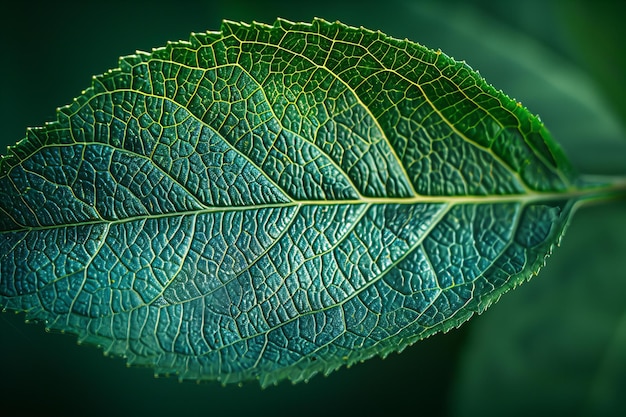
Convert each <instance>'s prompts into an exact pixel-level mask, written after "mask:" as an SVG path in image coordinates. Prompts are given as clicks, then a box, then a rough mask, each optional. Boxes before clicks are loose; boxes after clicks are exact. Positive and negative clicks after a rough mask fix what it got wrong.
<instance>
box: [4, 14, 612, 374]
mask: <svg viewBox="0 0 626 417" xmlns="http://www.w3.org/2000/svg"><path fill="white" fill-rule="evenodd" d="M119 65H120V67H119V69H116V70H113V71H110V72H108V73H107V74H105V75H103V76H99V77H95V78H94V81H93V85H92V86H91V87H90V88H89V89H87V90H86V91H85V92H83V94H82V95H81V96H80V97H78V98H77V99H76V100H75V102H74V103H73V104H71V105H69V106H67V107H64V108H61V109H60V110H59V112H58V120H57V121H55V122H53V123H49V124H47V125H46V126H44V127H43V128H38V129H32V130H29V131H28V135H27V137H26V139H25V140H23V141H21V142H20V143H18V144H17V145H16V146H15V147H12V148H10V149H9V152H8V154H7V155H6V156H4V157H3V158H2V159H1V160H0V213H2V215H1V216H0V254H2V255H0V305H1V306H2V307H3V308H4V309H11V310H15V311H24V312H26V313H27V318H28V319H30V320H40V321H44V322H45V323H46V326H47V327H49V328H51V329H57V330H62V331H67V332H71V333H75V334H77V335H78V337H79V341H81V342H88V343H93V344H97V345H99V346H101V347H102V348H103V349H104V350H105V352H107V353H111V354H115V355H122V356H125V357H127V359H128V363H130V364H146V365H151V366H154V367H155V369H156V372H157V373H176V374H178V375H179V376H180V378H181V379H198V380H201V379H216V380H220V381H222V382H224V383H227V382H238V381H243V380H247V379H254V378H257V379H260V381H261V383H262V384H263V385H267V384H269V383H272V382H276V381H278V380H280V379H284V378H289V379H291V380H293V381H300V380H306V379H308V378H310V377H311V376H313V375H314V374H316V373H318V372H324V373H328V372H330V371H332V370H334V369H336V368H338V367H340V366H342V365H344V364H345V365H350V364H353V363H355V362H357V361H361V360H364V359H367V358H369V357H371V356H373V355H376V354H378V355H382V356H385V355H387V354H388V353H389V352H393V351H400V350H402V349H403V348H404V347H405V346H407V345H409V344H411V343H413V342H415V341H416V340H419V339H422V338H425V337H427V336H429V335H431V334H434V333H436V332H439V331H447V330H449V329H451V328H453V327H455V326H458V325H460V324H461V323H463V322H464V321H465V320H467V319H468V318H469V317H470V316H471V315H473V314H474V313H475V312H482V311H483V310H484V309H485V308H487V307H488V306H489V305H490V304H491V303H492V302H494V301H495V300H497V299H498V297H499V296H500V295H501V294H502V293H503V292H505V291H507V290H508V289H510V288H512V287H514V286H516V285H518V284H519V283H521V282H523V281H524V280H526V279H528V278H530V277H531V276H532V274H534V273H536V272H537V271H538V269H539V267H540V266H541V265H542V263H543V262H544V260H545V258H546V257H547V255H548V254H549V253H550V252H551V250H552V247H553V246H554V245H555V244H556V243H557V242H558V240H559V238H560V236H561V234H562V232H563V230H564V228H565V227H566V225H567V222H568V219H569V216H570V215H571V213H572V211H573V209H574V208H575V206H576V204H577V203H578V202H579V201H581V199H583V198H589V197H597V196H602V195H608V194H612V193H615V192H618V191H619V190H620V189H622V188H624V185H623V183H621V182H615V183H613V184H609V185H598V186H593V187H588V186H584V187H583V186H582V185H581V184H583V182H582V181H580V180H579V179H578V177H577V176H576V175H575V174H574V173H573V170H572V168H571V166H570V164H569V163H568V162H567V160H566V159H565V157H564V155H563V153H562V152H561V150H560V148H559V147H558V146H557V145H556V143H555V142H554V141H553V140H552V139H551V138H550V136H549V134H548V133H547V131H546V130H545V128H544V127H543V125H542V124H541V122H540V121H539V119H538V118H536V117H534V116H532V115H531V114H530V113H529V112H528V111H527V110H526V109H525V108H524V107H522V106H521V105H520V104H519V103H517V102H515V101H513V100H511V99H509V98H508V97H507V96H505V95H504V94H503V93H501V92H498V91H496V90H495V89H494V88H493V87H491V86H489V85H488V84H486V83H485V81H484V80H483V79H481V78H480V77H479V76H478V74H477V73H476V72H474V71H473V70H472V69H471V68H469V67H468V66H467V65H466V64H464V63H460V62H456V61H454V60H452V59H451V58H449V57H447V56H446V55H445V54H443V53H441V52H439V51H432V50H429V49H427V48H425V47H423V46H421V45H418V44H415V43H412V42H409V41H406V40H405V41H401V40H397V39H392V38H390V37H387V36H386V35H384V34H382V33H380V32H372V31H368V30H366V29H363V28H360V29H357V28H351V27H347V26H344V25H342V24H339V23H336V24H329V23H327V22H324V21H322V20H315V21H313V22H312V23H311V24H294V23H290V22H287V21H284V20H279V21H277V22H276V23H275V24H274V26H271V27H270V26H266V25H261V24H252V25H246V24H236V23H232V22H225V23H224V24H223V26H222V30H221V32H215V33H206V34H194V35H192V37H191V39H190V40H189V42H178V43H171V44H168V45H167V46H166V47H164V48H160V49H156V50H154V51H153V52H152V53H151V54H147V53H138V54H137V55H134V56H129V57H125V58H122V59H121V60H120V63H119Z"/></svg>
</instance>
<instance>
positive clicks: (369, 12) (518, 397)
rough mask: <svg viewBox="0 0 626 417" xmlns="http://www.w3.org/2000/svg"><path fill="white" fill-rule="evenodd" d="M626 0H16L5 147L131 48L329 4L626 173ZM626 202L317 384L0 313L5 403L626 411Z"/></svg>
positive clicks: (336, 411)
mask: <svg viewBox="0 0 626 417" xmlns="http://www.w3.org/2000/svg"><path fill="white" fill-rule="evenodd" d="M623 3H624V2H623V1H612V2H611V1H580V0H572V1H558V0H553V1H539V0H528V1H524V2H509V1H487V0H483V1H480V0H477V1H445V2H444V1H409V0H384V1H381V0H378V1H340V0H332V1H329V0H318V1H315V2H309V3H307V2H299V1H295V0H291V1H282V0H273V1H269V0H268V1H260V0H229V1H211V0H207V1H203V2H200V1H189V0H187V1H185V0H178V1H161V0H154V1H139V2H129V1H107V2H82V3H72V2H42V3H37V2H22V3H17V2H15V3H14V4H12V9H5V10H4V11H3V17H2V18H1V20H2V25H1V26H0V36H1V37H0V39H2V49H3V54H2V59H1V60H0V63H1V64H0V87H1V96H0V97H1V98H0V125H1V126H2V128H3V130H2V134H0V153H4V150H5V147H6V146H7V145H10V144H13V143H15V142H17V141H18V140H19V139H21V138H22V137H23V135H24V132H25V128H26V127H27V126H39V125H42V124H43V123H44V122H46V121H51V120H53V119H54V117H55V114H54V111H55V108H56V107H58V106H62V105H65V104H67V103H69V102H71V100H72V99H73V98H74V97H76V96H77V95H79V94H80V91H81V90H83V89H85V88H86V87H87V86H89V83H90V81H91V76H92V75H93V74H99V73H102V72H105V71H106V70H107V69H109V68H113V67H115V66H116V64H117V57H118V56H120V55H128V54H132V53H134V51H135V50H137V49H139V50H150V49H151V48H152V47H157V46H161V45H163V44H165V42H167V41H168V40H178V39H186V38H187V37H188V35H189V32H192V31H205V30H218V29H219V25H220V21H221V19H224V18H226V19H231V20H242V21H251V20H256V21H260V22H266V23H271V22H273V21H274V20H275V18H276V17H278V16H280V17H284V18H287V19H290V20H299V21H309V20H311V19H312V18H313V17H315V16H317V17H323V18H325V19H327V20H341V21H343V22H344V23H347V24H351V25H355V26H361V25H362V26H365V27H368V28H370V29H380V30H382V31H383V32H386V33H388V34H390V35H393V36H395V37H399V38H405V37H406V38H409V39H411V40H414V41H418V42H420V43H422V44H424V45H427V46H429V47H431V48H434V49H437V48H440V49H442V50H443V51H444V52H446V53H447V54H448V55H451V56H454V57H455V58H457V59H463V60H466V61H467V62H468V63H469V64H470V65H471V66H472V67H473V68H475V69H477V70H479V71H480V73H481V74H482V75H483V76H484V77H485V78H486V79H487V80H489V81H490V82H491V83H492V84H493V85H495V86H496V87H497V88H500V89H502V90H503V91H505V92H507V94H509V95H510V96H512V97H514V98H515V99H517V100H519V101H521V102H522V103H523V104H524V105H525V106H527V107H528V108H529V109H531V111H532V112H534V113H537V114H540V115H541V118H542V120H543V121H544V122H545V123H546V125H547V126H548V128H549V129H550V130H551V132H552V133H553V135H554V136H555V138H556V139H557V141H559V142H560V143H561V144H562V145H563V147H564V148H565V150H566V152H567V154H568V155H569V156H570V158H571V159H572V161H573V162H574V164H575V166H576V167H577V168H578V169H579V170H580V171H581V172H586V173H594V174H626V129H625V126H626V94H625V93H626V78H625V74H626V48H624V46H623V40H624V39H626V29H625V27H624V26H625V25H624V24H623V16H624V14H625V13H624V10H623V8H624V6H622V4H623ZM625 253H626V204H625V202H624V201H617V202H612V203H611V204H606V205H599V206H593V207H589V208H584V209H583V210H581V211H579V212H578V213H576V215H575V217H574V220H573V222H572V224H571V226H570V229H569V231H568V232H567V233H566V236H565V238H564V240H563V245H562V247H561V248H558V249H557V250H556V251H555V254H554V255H553V256H552V257H551V258H550V259H549V261H548V265H547V266H546V267H545V268H544V270H542V272H541V274H540V276H539V277H538V278H534V279H533V280H532V281H531V282H530V283H528V284H525V285H523V286H522V287H520V288H519V289H517V290H515V291H513V292H511V293H510V294H507V295H505V296H504V297H503V299H502V300H501V301H500V302H499V303H498V304H496V305H495V306H493V307H491V308H490V309H489V310H488V311H487V312H486V313H485V314H483V315H482V316H480V317H475V318H474V319H472V320H471V321H470V322H469V323H467V324H466V325H464V326H463V327H462V328H461V329H458V330H456V331H452V332H450V333H449V334H446V335H437V336H435V337H432V338H430V339H428V340H425V341H422V342H419V343H417V344H416V345H414V346H412V347H410V348H408V349H406V350H405V352H403V353H402V354H400V355H391V356H390V357H388V358H387V359H386V360H384V361H383V360H380V359H378V358H375V359H372V360H369V361H367V362H365V363H364V364H360V365H358V366H355V367H353V368H351V369H349V370H346V369H342V370H341V371H339V372H336V373H334V374H331V376H329V377H327V378H325V377H322V376H318V377H315V378H313V379H312V380H311V381H310V382H309V383H308V384H300V385H296V386H292V385H291V384H290V383H282V384H280V385H279V386H277V387H271V388H268V389H265V390H262V389H260V388H259V387H258V386H257V384H255V383H251V384H245V385H244V386H243V387H237V386H227V387H221V386H220V385H218V384H215V383H207V384H200V385H198V384H194V383H179V382H178V381H177V380H176V379H155V378H153V377H152V371H151V370H150V369H142V368H131V369H126V367H125V366H124V361H123V360H122V359H119V358H106V357H103V355H102V353H101V352H100V351H99V350H98V349H96V348H93V347H79V346H77V345H76V339H75V337H73V336H68V335H61V334H46V333H45V332H44V331H43V326H41V325H25V324H23V316H22V315H14V314H8V313H6V314H2V315H0V338H1V341H2V342H1V343H0V366H1V367H2V382H1V383H0V384H1V385H2V387H1V389H0V414H2V415H63V416H69V415H90V416H100V415H102V416H105V415H107V416H113V415H115V416H122V415H152V416H159V415H207V416H208V415H262V416H264V415H273V416H281V415H285V416H293V415H298V416H308V415H311V416H312V415H340V414H341V415H352V414H355V415H356V414H360V415H375V414H380V415H406V414H410V415H430V416H437V415H450V416H473V415H494V416H496V415H509V416H510V415H520V416H522V415H530V414H533V415H553V416H554V415H568V416H573V415H626V404H625V402H624V401H623V400H622V399H621V395H622V394H623V393H624V391H626V297H625V296H626V257H624V254H625Z"/></svg>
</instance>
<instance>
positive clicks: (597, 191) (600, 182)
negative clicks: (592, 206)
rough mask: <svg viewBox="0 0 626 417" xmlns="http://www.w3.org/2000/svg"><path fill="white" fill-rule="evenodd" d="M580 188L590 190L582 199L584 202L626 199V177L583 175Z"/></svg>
mask: <svg viewBox="0 0 626 417" xmlns="http://www.w3.org/2000/svg"><path fill="white" fill-rule="evenodd" d="M579 187H580V188H581V189H584V190H588V193H585V195H584V196H583V197H582V200H584V202H588V201H598V200H602V201H605V200H613V199H618V198H626V177H616V176H603V175H583V176H581V177H580V184H579Z"/></svg>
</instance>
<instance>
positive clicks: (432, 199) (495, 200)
mask: <svg viewBox="0 0 626 417" xmlns="http://www.w3.org/2000/svg"><path fill="white" fill-rule="evenodd" d="M613 189H614V187H612V186H604V187H598V188H589V189H577V188H575V189H570V190H565V191H561V192H533V193H527V194H508V195H484V196H476V195H473V196H413V197H363V198H359V199H351V200H301V201H291V202H287V203H275V204H262V205H250V206H213V207H207V208H201V209H197V210H186V211H178V212H170V213H158V214H142V215H137V216H130V217H127V218H124V219H113V220H110V219H93V220H86V221H82V222H77V223H62V224H56V225H44V226H33V227H29V226H23V225H22V226H21V227H19V228H17V229H9V230H2V231H0V235H2V234H6V233H17V232H31V231H40V230H52V229H59V228H64V227H76V226H90V225H98V224H110V225H113V224H123V223H130V222H134V221H141V220H153V219H165V218H174V217H181V216H197V215H202V214H208V213H219V212H234V211H247V210H262V209H281V208H288V207H295V206H319V207H323V206H337V205H363V204H369V205H385V204H386V205H400V204H449V205H461V204H506V203H519V204H531V203H537V202H542V201H559V200H570V199H575V198H584V197H593V196H597V195H602V194H606V193H610V192H611V191H612V190H613Z"/></svg>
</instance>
